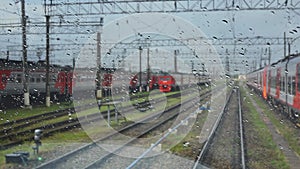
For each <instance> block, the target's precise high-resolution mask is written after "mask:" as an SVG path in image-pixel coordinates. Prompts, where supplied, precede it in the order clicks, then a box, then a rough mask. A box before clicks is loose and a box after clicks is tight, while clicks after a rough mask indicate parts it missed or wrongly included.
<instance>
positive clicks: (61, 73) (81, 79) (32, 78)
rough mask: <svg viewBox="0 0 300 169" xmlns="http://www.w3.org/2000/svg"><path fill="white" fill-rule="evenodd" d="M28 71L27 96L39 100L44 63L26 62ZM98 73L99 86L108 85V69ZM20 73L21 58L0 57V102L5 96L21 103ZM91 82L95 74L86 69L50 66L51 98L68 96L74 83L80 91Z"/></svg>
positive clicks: (21, 80) (6, 98) (42, 82)
mask: <svg viewBox="0 0 300 169" xmlns="http://www.w3.org/2000/svg"><path fill="white" fill-rule="evenodd" d="M28 70H29V80H28V86H29V93H30V99H31V100H32V101H34V100H39V101H43V100H44V98H45V95H46V89H45V86H46V63H45V62H44V61H39V62H28ZM101 72H103V74H102V78H103V80H102V86H103V87H111V83H112V82H111V81H112V71H111V70H110V69H109V68H107V69H103V70H102V71H101ZM23 75H24V73H23V68H22V61H15V60H6V59H0V100H1V103H3V102H5V100H9V98H10V100H11V99H14V100H15V101H20V102H22V96H23V93H24V91H23V78H24V77H23ZM91 82H92V83H95V73H94V72H91V71H90V70H89V69H88V70H87V71H84V70H81V69H77V70H76V72H74V70H73V68H72V67H70V66H60V65H50V81H49V84H50V95H51V100H53V99H57V100H61V99H66V98H68V97H71V96H72V94H73V92H74V91H73V88H74V86H75V85H77V86H80V88H79V89H80V90H81V91H83V92H84V91H86V90H87V89H88V88H90V86H91ZM76 92H78V91H76ZM79 92H80V91H79ZM8 102H9V101H8Z"/></svg>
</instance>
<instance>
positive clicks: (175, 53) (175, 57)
mask: <svg viewBox="0 0 300 169" xmlns="http://www.w3.org/2000/svg"><path fill="white" fill-rule="evenodd" d="M178 53H179V50H177V49H176V50H174V72H175V73H177V55H178Z"/></svg>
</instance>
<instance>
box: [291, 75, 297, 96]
mask: <svg viewBox="0 0 300 169" xmlns="http://www.w3.org/2000/svg"><path fill="white" fill-rule="evenodd" d="M295 89H296V77H295V76H293V77H292V95H295V94H296V90H295Z"/></svg>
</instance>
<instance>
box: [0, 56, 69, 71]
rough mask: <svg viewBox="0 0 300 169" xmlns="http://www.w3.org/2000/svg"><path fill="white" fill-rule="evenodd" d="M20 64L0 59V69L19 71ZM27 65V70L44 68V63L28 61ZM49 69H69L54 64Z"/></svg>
mask: <svg viewBox="0 0 300 169" xmlns="http://www.w3.org/2000/svg"><path fill="white" fill-rule="evenodd" d="M22 64H23V62H22V61H20V60H8V59H3V58H2V59H1V58H0V67H4V68H10V69H12V68H16V69H20V68H22V66H23V65H22ZM27 64H28V67H29V68H46V62H45V61H38V62H32V61H28V62H27ZM50 67H51V68H61V69H63V68H64V69H68V68H71V67H70V66H61V65H55V64H51V65H50Z"/></svg>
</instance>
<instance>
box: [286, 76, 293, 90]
mask: <svg viewBox="0 0 300 169" xmlns="http://www.w3.org/2000/svg"><path fill="white" fill-rule="evenodd" d="M291 84H292V77H291V76H290V77H288V79H287V92H288V94H292V85H291Z"/></svg>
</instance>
